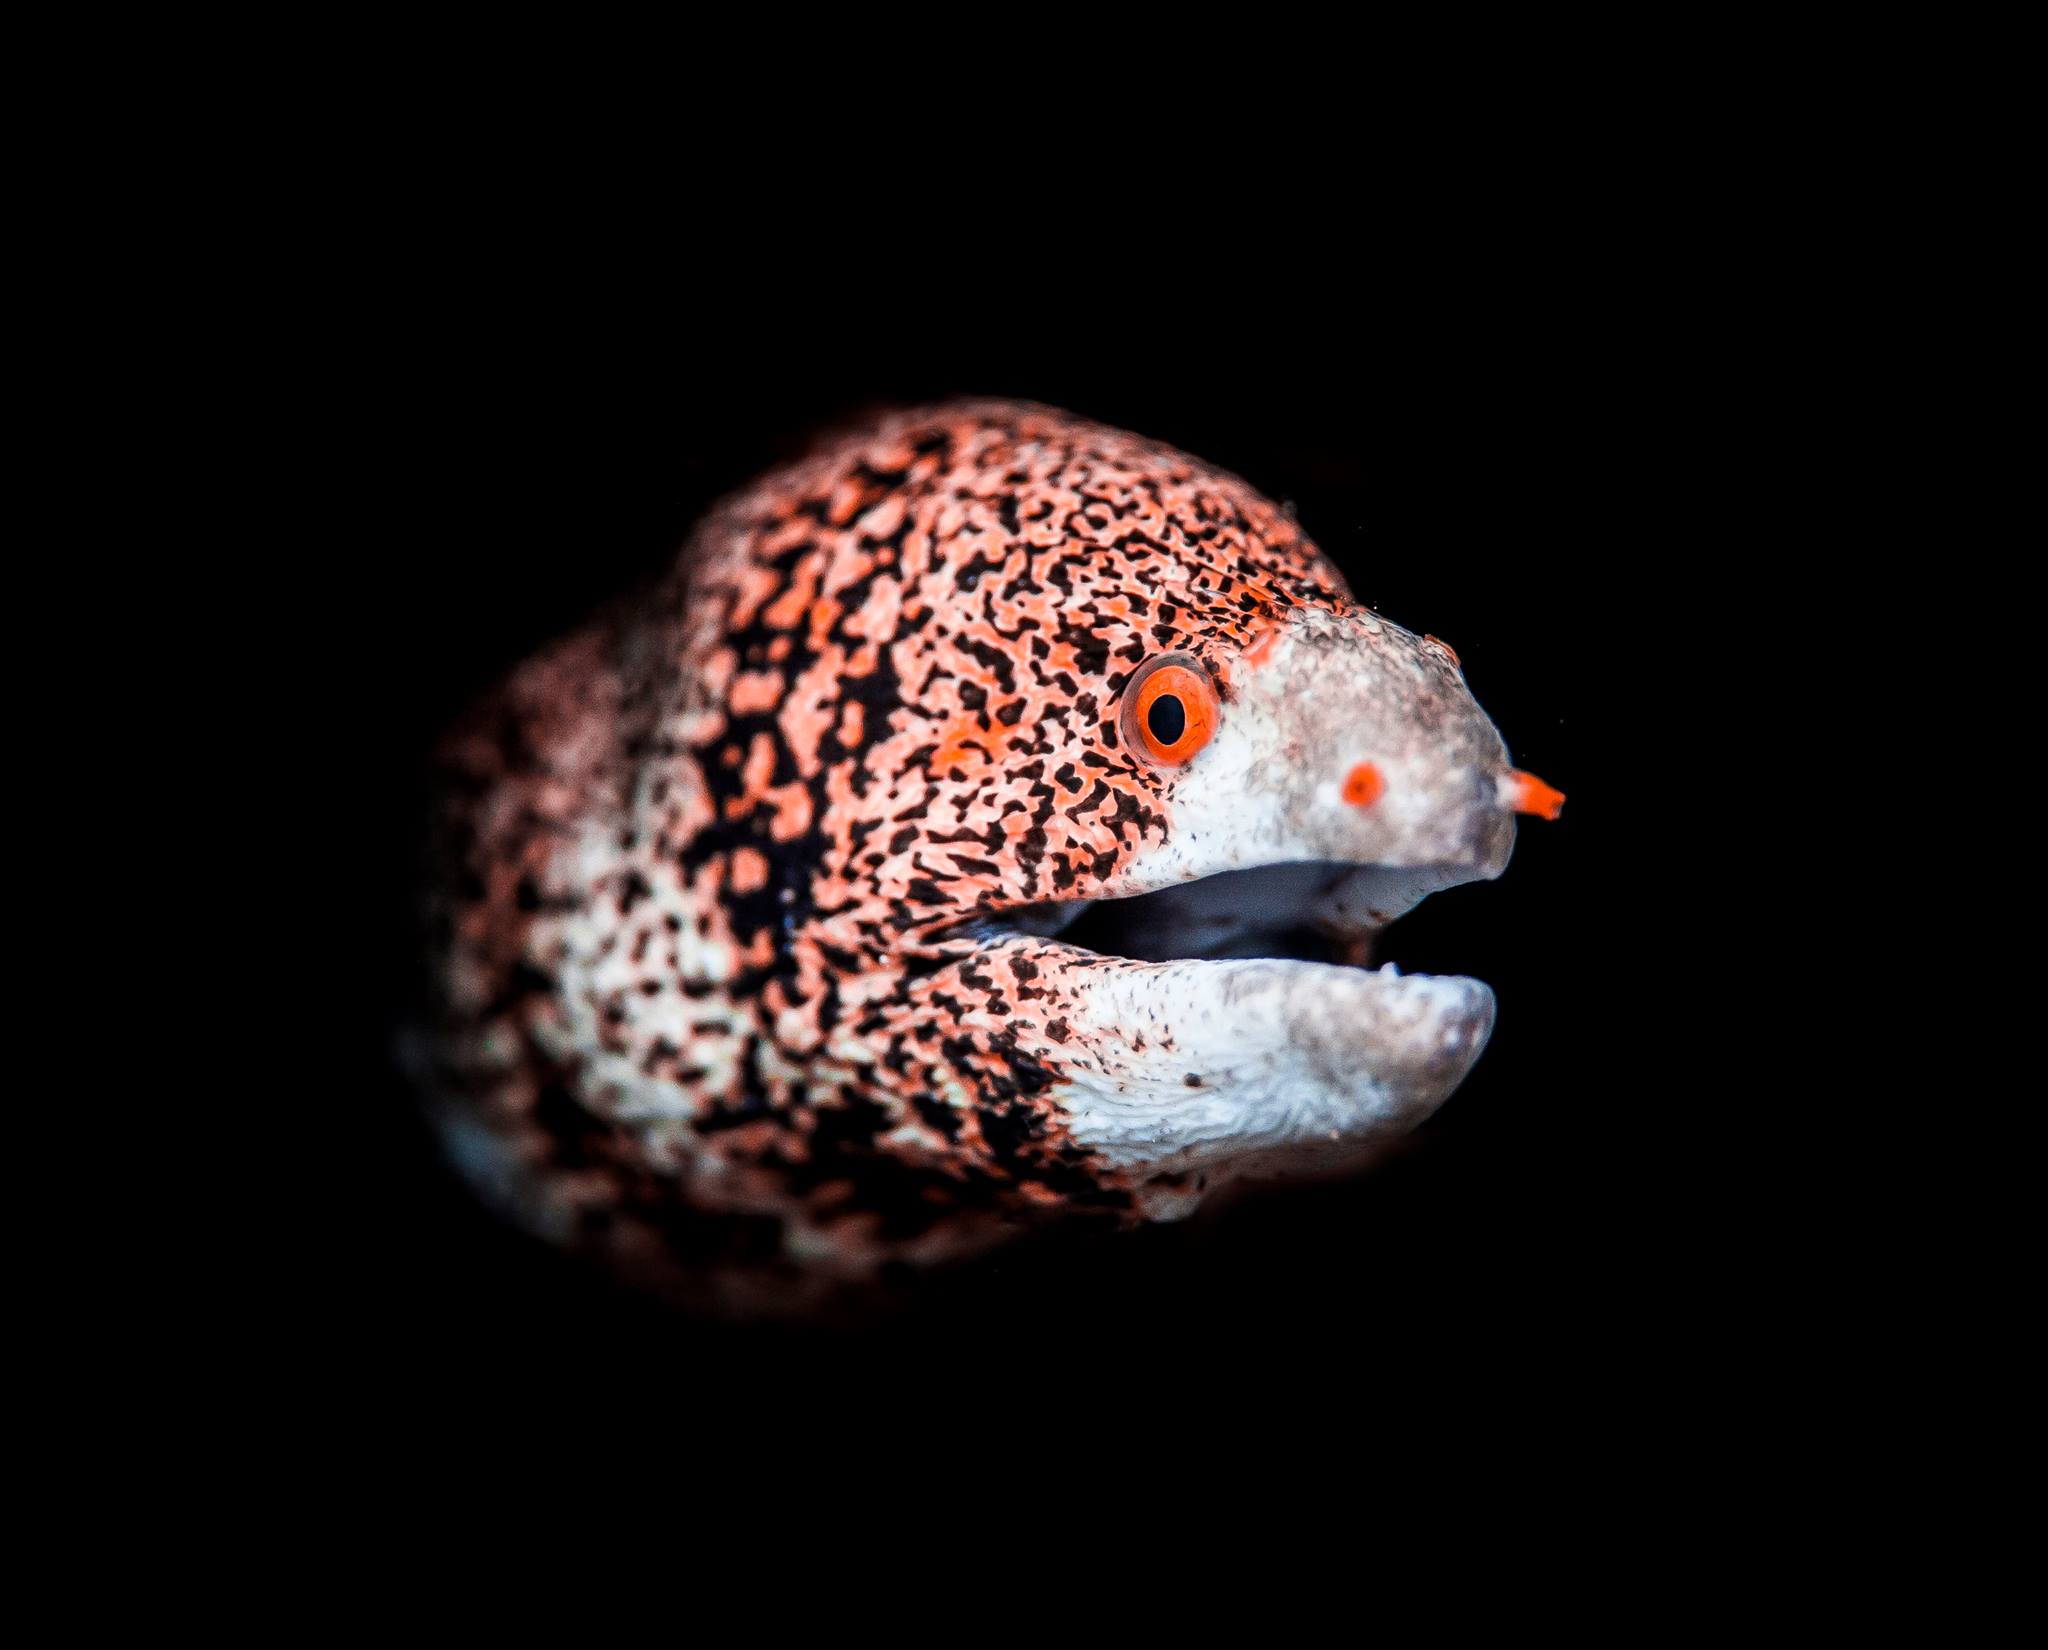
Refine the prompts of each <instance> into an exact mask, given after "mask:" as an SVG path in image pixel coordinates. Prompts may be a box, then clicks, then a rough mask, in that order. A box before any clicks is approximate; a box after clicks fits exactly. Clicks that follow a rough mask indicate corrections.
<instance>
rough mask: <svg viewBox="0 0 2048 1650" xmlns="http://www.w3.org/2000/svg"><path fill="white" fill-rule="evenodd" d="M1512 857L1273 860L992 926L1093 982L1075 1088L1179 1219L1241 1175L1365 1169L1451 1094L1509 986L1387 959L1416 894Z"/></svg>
mask: <svg viewBox="0 0 2048 1650" xmlns="http://www.w3.org/2000/svg"><path fill="white" fill-rule="evenodd" d="M1498 869H1499V867H1498V866H1497V865H1457V864H1441V865H1422V866H1412V867H1385V866H1361V865H1354V864H1340V863H1331V862H1315V863H1302V864H1283V865H1273V866H1265V867H1261V868H1259V869H1256V870H1250V871H1235V872H1226V873H1221V874H1218V875H1215V876H1211V877H1207V878H1203V879H1200V880H1197V881H1191V882H1187V883H1182V884H1178V885H1176V886H1174V887H1172V888H1167V889H1161V890H1157V891H1154V892H1151V893H1147V894H1142V895H1132V896H1127V897H1122V898H1110V899H1101V900H1097V901H1093V902H1087V903H1077V904H1074V905H1069V906H1063V907H1058V908H1048V907H1042V906H1041V907H1032V908H1029V909H1027V910H1025V911H1022V912H1020V913H1008V914H1005V917H1006V920H1003V921H998V922H993V923H990V922H987V921H984V923H982V924H979V925H977V929H978V938H979V942H980V944H982V945H984V946H986V945H1002V944H1006V943H1007V944H1012V945H1019V946H1030V947H1034V948H1036V954H1037V955H1038V959H1039V963H1040V966H1041V968H1042V969H1044V968H1045V967H1046V965H1047V964H1050V965H1051V970H1050V971H1052V972H1054V973H1056V974H1057V975H1058V976H1059V977H1060V979H1061V980H1062V982H1063V983H1064V985H1065V986H1066V988H1067V989H1068V990H1070V991H1071V992H1073V993H1075V994H1076V995H1077V996H1078V997H1079V998H1080V1000H1081V1004H1082V1007H1083V1008H1084V1010H1085V1015H1083V1014H1080V1013H1077V1014H1075V1015H1074V1016H1073V1018H1074V1020H1075V1022H1076V1023H1075V1025H1074V1027H1073V1031H1074V1035H1073V1036H1072V1038H1071V1039H1070V1040H1069V1041H1068V1042H1066V1043H1063V1044H1062V1045H1061V1046H1060V1048H1059V1049H1058V1050H1057V1051H1056V1052H1057V1055H1058V1057H1059V1058H1060V1060H1061V1061H1062V1064H1063V1066H1064V1067H1065V1069H1066V1070H1067V1072H1068V1073H1069V1081H1068V1084H1067V1086H1066V1089H1065V1091H1064V1092H1063V1093H1062V1094H1061V1096H1060V1104H1061V1105H1062V1107H1063V1108H1064V1109H1065V1111H1066V1113H1067V1115H1068V1117H1069V1120H1070V1126H1071V1128H1072V1130H1073V1134H1074V1138H1075V1139H1076V1141H1077V1142H1079V1143H1081V1144H1083V1145H1085V1146H1087V1147H1088V1148H1089V1149H1090V1150H1092V1151H1093V1152H1095V1153H1096V1154H1097V1155H1098V1156H1099V1157H1100V1158H1102V1159H1103V1160H1104V1161H1106V1162H1108V1163H1110V1164H1112V1165H1114V1166H1116V1167H1118V1168H1120V1169H1122V1170H1125V1171H1127V1172H1128V1173H1130V1174H1131V1175H1132V1176H1133V1178H1134V1179H1135V1180H1137V1181H1138V1182H1139V1183H1140V1184H1141V1186H1142V1187H1144V1188H1148V1191H1147V1193H1146V1202H1147V1207H1148V1212H1150V1213H1152V1214H1153V1215H1154V1216H1155V1217H1165V1216H1169V1215H1171V1214H1173V1213H1176V1212H1184V1209H1183V1208H1182V1202H1181V1200H1195V1199H1198V1197H1199V1195H1200V1192H1201V1191H1202V1190H1206V1189H1208V1188H1210V1187H1212V1186H1213V1185H1216V1184H1220V1183H1221V1182H1222V1181H1223V1180H1225V1179H1231V1178H1245V1177H1249V1178H1270V1177H1277V1176H1287V1177H1294V1176H1300V1175H1305V1174H1328V1173H1338V1172H1343V1171H1346V1170H1348V1169H1351V1168H1354V1167H1356V1166H1357V1165H1358V1164H1359V1163H1360V1162H1361V1161H1363V1160H1365V1159H1367V1158H1369V1157H1370V1156H1372V1155H1374V1154H1375V1153H1376V1152H1377V1151H1378V1150H1379V1149H1380V1148H1381V1147H1383V1146H1384V1145H1385V1144H1386V1143H1387V1142H1388V1141H1389V1140H1391V1139H1393V1138H1395V1137H1397V1136H1399V1135H1401V1134H1404V1133H1406V1132H1407V1131H1408V1130H1409V1129H1411V1128H1412V1127H1413V1126H1414V1125H1415V1124H1417V1123H1419V1122H1420V1121H1421V1120H1422V1119H1423V1118H1424V1117H1426V1116H1428V1115H1429V1113H1430V1112H1432V1111H1433V1110H1435V1109H1436V1107H1437V1106H1438V1105H1440V1104H1441V1103H1442V1102H1443V1101H1444V1100H1445V1099H1446V1098H1447V1097H1448V1096H1449V1095H1450V1093H1451V1091H1452V1090H1453V1089H1455V1088H1456V1087H1457V1085H1458V1083H1459V1082H1460V1081H1462V1080H1463V1078H1464V1076H1465V1074H1466V1073H1467V1072H1468V1071H1469V1070H1470V1069H1471V1067H1472V1065H1473V1063H1474V1062H1475V1061H1476V1060H1477V1059H1478V1058H1479V1055H1480V1053H1481V1051H1482V1050H1483V1049H1484V1048H1485V1046H1486V1041H1487V1038H1488V1036H1489V1035H1490V1034H1491V1032H1492V1029H1493V1019H1494V999H1493V993H1492V991H1491V990H1490V989H1489V988H1488V987H1487V986H1486V985H1484V984H1483V983H1481V982H1480V981H1478V980H1474V979H1468V978H1464V977H1462V976H1458V975H1428V974H1404V973H1402V972H1401V971H1400V970H1399V969H1398V968H1396V967H1394V966H1393V965H1391V964H1388V965H1386V966H1384V967H1380V968H1373V967H1371V966H1369V964H1370V960H1371V957H1372V953H1373V949H1374V945H1375V943H1376V941H1377V939H1378V937H1379V935H1380V933H1381V931H1382V930H1383V929H1384V928H1385V927H1386V926H1387V924H1388V923H1390V922H1391V921H1392V920H1393V919H1394V918H1395V917H1396V916H1397V915H1399V914H1400V913H1401V912H1402V911H1405V910H1407V909H1409V908H1410V907H1412V906H1413V905H1414V904H1416V903H1417V902H1418V901H1419V900H1421V899H1422V898H1424V897H1426V895H1427V894H1428V893H1430V892H1431V891H1433V890H1435V889H1438V888H1443V887H1449V886H1452V885H1453V884H1456V883H1461V882H1469V881H1473V880H1477V879H1480V878H1483V877H1487V876H1491V875H1493V874H1496V873H1497V871H1498ZM1154 1205H1157V1206H1154ZM1186 1206H1188V1207H1191V1206H1192V1201H1188V1202H1187V1203H1186Z"/></svg>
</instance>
